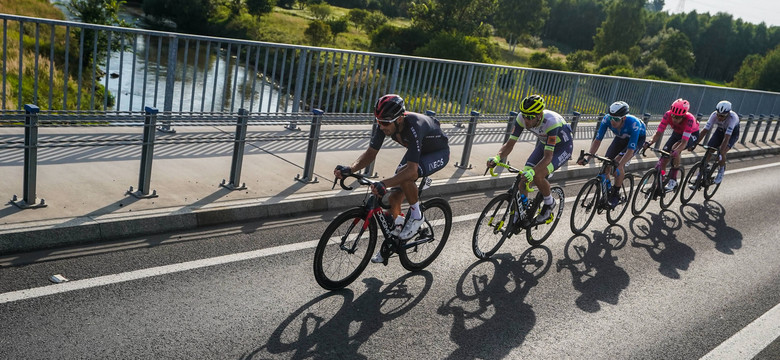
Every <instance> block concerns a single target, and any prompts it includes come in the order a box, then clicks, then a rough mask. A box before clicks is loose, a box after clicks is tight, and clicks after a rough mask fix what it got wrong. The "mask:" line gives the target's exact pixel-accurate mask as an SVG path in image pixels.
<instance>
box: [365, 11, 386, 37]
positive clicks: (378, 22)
mask: <svg viewBox="0 0 780 360" xmlns="http://www.w3.org/2000/svg"><path fill="white" fill-rule="evenodd" d="M385 23H387V16H385V15H384V14H382V13H380V12H379V11H372V12H370V13H369V14H368V16H366V18H365V19H363V30H364V31H365V32H366V33H368V34H370V33H372V32H374V31H375V30H376V29H378V28H379V27H380V26H382V25H384V24H385Z"/></svg>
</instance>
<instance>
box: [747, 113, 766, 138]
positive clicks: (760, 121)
mask: <svg viewBox="0 0 780 360" xmlns="http://www.w3.org/2000/svg"><path fill="white" fill-rule="evenodd" d="M763 123H764V114H759V115H758V123H757V124H756V130H755V131H753V138H751V139H750V142H751V143H753V144H755V143H756V140H758V133H759V132H760V131H761V125H763Z"/></svg>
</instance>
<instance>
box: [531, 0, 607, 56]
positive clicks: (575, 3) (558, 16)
mask: <svg viewBox="0 0 780 360" xmlns="http://www.w3.org/2000/svg"><path fill="white" fill-rule="evenodd" d="M550 19H554V21H547V22H546V23H545V28H544V29H543V31H542V35H543V36H544V37H545V38H546V39H548V40H551V41H555V42H559V43H562V44H566V45H568V46H569V47H572V48H574V49H583V50H591V49H593V37H594V36H595V35H596V29H597V28H598V27H599V25H600V24H601V23H602V22H603V21H604V20H605V19H606V14H605V11H604V5H603V2H602V1H593V0H550Z"/></svg>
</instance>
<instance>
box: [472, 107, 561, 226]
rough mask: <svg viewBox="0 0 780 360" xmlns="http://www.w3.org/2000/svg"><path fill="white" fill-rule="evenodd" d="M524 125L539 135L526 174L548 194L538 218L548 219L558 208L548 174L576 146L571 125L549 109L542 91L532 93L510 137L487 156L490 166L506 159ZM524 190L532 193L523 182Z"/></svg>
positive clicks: (545, 195) (538, 220) (522, 189)
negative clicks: (494, 154) (537, 93)
mask: <svg viewBox="0 0 780 360" xmlns="http://www.w3.org/2000/svg"><path fill="white" fill-rule="evenodd" d="M524 129H527V130H528V131H530V132H532V133H534V135H536V136H537V137H538V138H539V141H538V142H537V144H536V148H534V151H533V152H532V153H531V155H530V156H528V160H526V162H525V167H524V168H523V172H522V175H523V176H525V178H526V181H528V182H531V181H533V182H534V183H535V184H536V187H538V188H539V192H540V193H541V194H542V196H544V205H542V209H541V211H540V213H539V215H538V216H537V217H536V219H535V220H536V222H539V223H540V222H544V221H546V220H547V219H549V218H550V214H551V213H552V211H553V209H555V206H556V205H557V204H555V200H554V199H553V197H552V195H551V194H550V183H549V182H548V181H547V176H548V175H549V174H552V172H553V171H555V169H558V168H559V167H561V165H563V164H564V163H566V161H568V160H569V158H570V157H571V154H572V151H573V150H574V141H573V139H572V136H571V127H569V124H568V123H566V120H564V118H563V116H561V115H560V114H558V113H556V112H554V111H550V110H546V109H545V104H544V99H543V98H542V97H541V96H539V95H531V96H528V97H526V98H525V99H523V101H522V102H521V103H520V114H518V115H517V118H516V119H515V126H514V129H513V130H512V135H510V136H509V140H507V141H506V143H504V144H503V145H502V146H501V148H500V149H499V150H498V154H497V155H496V156H495V157H492V158H489V159H488V160H487V166H488V167H494V166H496V163H497V162H506V157H507V156H508V155H509V153H511V152H512V149H513V148H514V146H515V143H516V142H517V139H518V138H519V137H520V134H521V133H522V132H523V130H524ZM520 192H521V194H523V195H525V196H526V197H527V196H528V194H527V190H526V188H525V186H522V185H521V186H520Z"/></svg>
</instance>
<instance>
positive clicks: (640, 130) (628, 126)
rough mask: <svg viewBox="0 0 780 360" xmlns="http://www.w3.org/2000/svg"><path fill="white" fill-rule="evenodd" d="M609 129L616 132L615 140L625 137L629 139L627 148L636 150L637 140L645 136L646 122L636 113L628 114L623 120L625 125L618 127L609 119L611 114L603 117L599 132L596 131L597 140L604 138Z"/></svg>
mask: <svg viewBox="0 0 780 360" xmlns="http://www.w3.org/2000/svg"><path fill="white" fill-rule="evenodd" d="M607 129H609V130H610V131H612V133H613V134H615V140H617V139H625V140H627V141H628V143H627V144H626V145H627V147H626V149H627V150H636V149H637V142H638V141H639V139H640V138H642V139H644V138H645V132H646V130H645V123H644V122H642V120H640V119H639V118H637V117H636V116H634V115H626V120H625V121H624V122H623V127H621V128H620V129H616V128H614V127H613V126H612V124H611V122H610V121H609V115H606V116H604V118H603V119H601V124H600V125H599V130H598V133H596V140H603V139H604V135H605V134H606V133H607Z"/></svg>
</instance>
